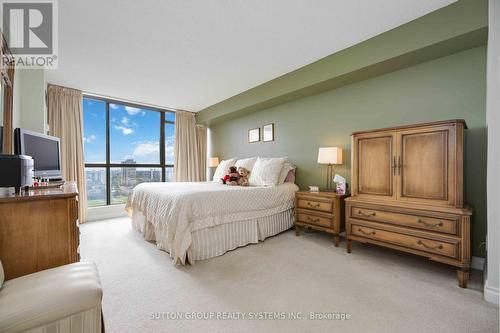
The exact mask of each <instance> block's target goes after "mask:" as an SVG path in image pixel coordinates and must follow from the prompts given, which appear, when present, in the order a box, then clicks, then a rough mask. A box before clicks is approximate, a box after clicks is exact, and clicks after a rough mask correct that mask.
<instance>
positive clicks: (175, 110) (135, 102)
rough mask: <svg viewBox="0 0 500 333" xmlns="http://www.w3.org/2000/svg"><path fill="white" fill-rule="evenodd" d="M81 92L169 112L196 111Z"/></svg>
mask: <svg viewBox="0 0 500 333" xmlns="http://www.w3.org/2000/svg"><path fill="white" fill-rule="evenodd" d="M83 94H84V95H85V96H89V97H97V98H104V99H108V100H111V101H116V102H123V103H129V104H135V105H139V106H145V107H151V108H155V109H161V110H165V111H171V112H177V111H185V112H191V113H196V112H193V111H187V110H181V109H174V108H169V107H165V106H159V105H155V104H150V103H143V102H137V101H132V100H129V99H124V98H117V97H111V96H107V95H101V94H95V93H91V92H87V91H84V92H83Z"/></svg>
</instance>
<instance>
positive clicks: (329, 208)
mask: <svg viewBox="0 0 500 333" xmlns="http://www.w3.org/2000/svg"><path fill="white" fill-rule="evenodd" d="M297 207H298V208H304V209H312V210H317V211H321V212H328V213H331V212H333V202H332V201H320V200H314V199H313V198H298V199H297Z"/></svg>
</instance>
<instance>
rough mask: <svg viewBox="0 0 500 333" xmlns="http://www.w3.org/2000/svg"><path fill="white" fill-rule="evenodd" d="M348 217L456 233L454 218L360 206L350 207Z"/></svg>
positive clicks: (456, 227) (456, 218)
mask: <svg viewBox="0 0 500 333" xmlns="http://www.w3.org/2000/svg"><path fill="white" fill-rule="evenodd" d="M348 214H349V217H353V218H357V219H362V220H368V221H374V222H381V223H389V224H394V225H400V226H405V227H412V228H417V229H423V230H431V231H436V232H442V233H447V234H453V235H455V234H457V232H458V217H454V216H446V218H444V217H443V216H438V215H436V216H422V215H418V214H415V215H413V214H402V213H399V212H398V213H396V212H389V211H385V210H381V209H371V208H365V207H360V206H354V205H353V206H351V207H350V211H349V213H348Z"/></svg>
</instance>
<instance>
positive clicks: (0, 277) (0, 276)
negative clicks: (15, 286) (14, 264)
mask: <svg viewBox="0 0 500 333" xmlns="http://www.w3.org/2000/svg"><path fill="white" fill-rule="evenodd" d="M4 279H5V274H4V273H3V265H2V261H1V260H0V289H1V288H2V285H3V280H4Z"/></svg>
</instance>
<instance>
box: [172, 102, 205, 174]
mask: <svg viewBox="0 0 500 333" xmlns="http://www.w3.org/2000/svg"><path fill="white" fill-rule="evenodd" d="M206 134H207V132H206V128H205V127H204V126H201V125H196V119H195V114H194V113H192V112H185V111H177V112H176V113H175V149H174V156H175V163H174V176H175V181H177V182H196V181H203V180H205V172H206V159H207V150H206Z"/></svg>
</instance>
